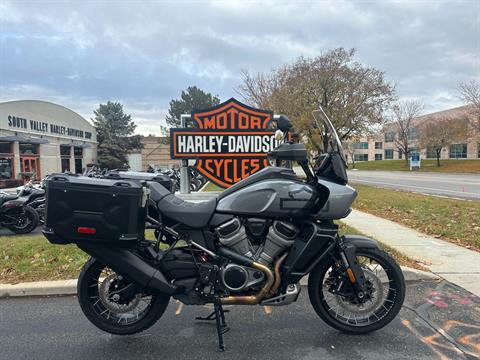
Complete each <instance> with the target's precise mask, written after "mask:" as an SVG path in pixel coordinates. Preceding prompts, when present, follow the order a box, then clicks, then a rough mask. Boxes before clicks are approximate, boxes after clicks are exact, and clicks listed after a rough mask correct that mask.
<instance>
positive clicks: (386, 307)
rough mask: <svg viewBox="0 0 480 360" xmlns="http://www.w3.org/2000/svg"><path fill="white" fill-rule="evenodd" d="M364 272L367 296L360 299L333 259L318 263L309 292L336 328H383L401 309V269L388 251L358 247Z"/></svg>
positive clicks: (355, 330) (360, 331)
mask: <svg viewBox="0 0 480 360" xmlns="http://www.w3.org/2000/svg"><path fill="white" fill-rule="evenodd" d="M356 258H357V261H358V263H359V264H360V266H361V267H362V269H363V272H364V275H365V286H366V289H365V290H366V291H365V294H366V296H365V298H364V299H363V300H362V301H360V302H359V301H358V300H357V298H356V296H355V295H354V294H353V290H352V288H351V285H350V282H349V281H348V277H346V275H345V273H344V272H342V270H341V268H342V267H341V264H340V263H338V262H336V261H334V260H333V259H331V260H329V261H326V262H324V263H321V264H319V265H318V266H317V267H316V268H315V269H314V270H313V271H312V272H311V273H310V276H309V280H308V295H309V298H310V302H311V303H312V306H313V308H314V309H315V311H316V313H317V314H318V316H320V318H321V319H322V320H323V321H325V322H326V323H327V324H328V325H330V326H332V327H333V328H335V329H337V330H340V331H344V332H348V333H354V334H364V333H369V332H371V331H375V330H378V329H381V328H382V327H384V326H385V325H387V324H388V323H390V322H391V321H392V320H393V319H394V318H395V316H396V315H397V314H398V312H399V311H400V308H401V307H402V304H403V300H404V298H405V280H404V278H403V274H402V270H401V269H400V267H399V266H398V265H397V263H396V262H395V260H394V259H393V258H392V257H391V256H390V255H389V254H388V253H386V252H385V251H383V250H380V249H371V248H358V249H357V250H356Z"/></svg>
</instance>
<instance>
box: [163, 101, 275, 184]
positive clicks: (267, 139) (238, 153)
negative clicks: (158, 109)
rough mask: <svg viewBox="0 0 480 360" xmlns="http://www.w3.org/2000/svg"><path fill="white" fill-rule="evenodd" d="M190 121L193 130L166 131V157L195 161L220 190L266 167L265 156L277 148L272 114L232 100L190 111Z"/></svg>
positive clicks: (200, 170)
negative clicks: (191, 120)
mask: <svg viewBox="0 0 480 360" xmlns="http://www.w3.org/2000/svg"><path fill="white" fill-rule="evenodd" d="M192 119H193V120H194V124H195V125H196V126H197V127H196V128H184V129H170V140H171V141H170V154H171V156H172V158H175V159H191V158H196V159H197V162H196V164H195V166H196V168H197V169H198V171H199V172H200V173H202V174H203V175H204V176H206V177H207V178H208V179H210V180H211V181H212V182H214V183H215V184H217V185H219V186H221V187H223V188H227V187H230V186H232V185H233V184H235V183H237V182H238V181H240V180H242V179H245V178H246V177H248V176H250V175H251V174H253V173H255V172H257V171H258V170H260V169H263V168H264V167H265V166H267V165H268V161H267V153H268V152H269V151H271V150H273V149H274V148H275V147H276V146H277V145H278V142H277V141H276V140H275V136H274V133H275V129H274V128H273V126H272V120H273V113H272V112H271V111H267V110H260V109H255V108H252V107H250V106H248V105H245V104H242V103H241V102H239V101H238V100H235V99H233V98H232V99H230V100H228V101H226V102H224V103H222V104H220V105H217V106H215V107H213V108H210V109H207V110H202V111H194V112H192Z"/></svg>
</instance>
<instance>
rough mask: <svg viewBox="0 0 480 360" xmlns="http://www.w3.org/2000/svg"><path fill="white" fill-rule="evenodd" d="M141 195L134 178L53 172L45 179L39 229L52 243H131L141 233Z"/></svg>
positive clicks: (142, 219) (119, 244) (133, 244)
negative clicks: (43, 216) (42, 221)
mask: <svg viewBox="0 0 480 360" xmlns="http://www.w3.org/2000/svg"><path fill="white" fill-rule="evenodd" d="M143 196H144V192H143V187H142V185H141V184H140V182H138V181H129V180H108V179H96V178H89V177H85V176H76V175H67V174H53V175H51V176H50V177H49V179H48V181H47V191H46V206H47V209H46V220H45V227H44V230H43V233H44V235H45V236H46V237H47V239H48V240H49V241H50V242H52V243H56V244H68V243H77V244H81V243H87V242H88V243H92V242H97V243H103V244H108V245H111V246H115V247H127V248H128V247H133V246H135V244H136V243H137V241H139V240H141V239H143V238H144V236H145V208H144V203H143Z"/></svg>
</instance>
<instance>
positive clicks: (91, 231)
mask: <svg viewBox="0 0 480 360" xmlns="http://www.w3.org/2000/svg"><path fill="white" fill-rule="evenodd" d="M77 233H79V234H87V235H93V234H96V233H97V229H95V228H92V227H84V226H80V227H78V228H77Z"/></svg>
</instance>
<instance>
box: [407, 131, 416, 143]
mask: <svg viewBox="0 0 480 360" xmlns="http://www.w3.org/2000/svg"><path fill="white" fill-rule="evenodd" d="M407 137H408V140H415V139H417V138H418V132H417V128H409V129H408V135H407Z"/></svg>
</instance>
